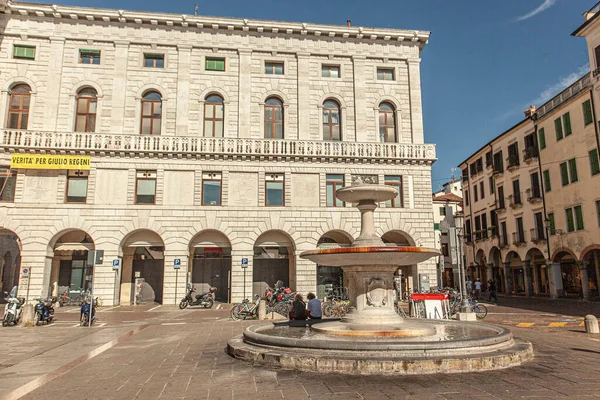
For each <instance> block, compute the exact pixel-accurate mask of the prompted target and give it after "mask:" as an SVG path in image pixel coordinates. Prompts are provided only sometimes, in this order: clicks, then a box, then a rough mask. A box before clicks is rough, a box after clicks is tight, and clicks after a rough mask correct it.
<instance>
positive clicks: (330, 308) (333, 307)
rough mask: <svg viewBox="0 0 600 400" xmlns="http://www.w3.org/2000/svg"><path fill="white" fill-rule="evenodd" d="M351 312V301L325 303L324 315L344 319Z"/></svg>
mask: <svg viewBox="0 0 600 400" xmlns="http://www.w3.org/2000/svg"><path fill="white" fill-rule="evenodd" d="M348 311H350V300H327V301H325V302H324V303H323V315H324V316H326V317H343V316H344V315H346V314H347V313H348Z"/></svg>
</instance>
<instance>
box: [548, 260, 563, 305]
mask: <svg viewBox="0 0 600 400" xmlns="http://www.w3.org/2000/svg"><path fill="white" fill-rule="evenodd" d="M548 286H549V287H550V298H551V299H556V298H557V297H558V294H559V293H561V294H562V292H563V282H562V273H561V270H560V263H551V264H550V265H549V266H548Z"/></svg>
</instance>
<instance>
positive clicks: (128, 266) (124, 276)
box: [119, 252, 133, 306]
mask: <svg viewBox="0 0 600 400" xmlns="http://www.w3.org/2000/svg"><path fill="white" fill-rule="evenodd" d="M132 268H133V252H132V253H131V254H130V255H124V256H123V260H122V261H121V282H122V283H121V282H119V283H120V289H119V292H120V297H121V298H120V300H119V304H121V305H124V306H128V305H130V304H131V302H132V295H131V289H132V286H133V284H132V282H131V280H132V278H131V274H132Z"/></svg>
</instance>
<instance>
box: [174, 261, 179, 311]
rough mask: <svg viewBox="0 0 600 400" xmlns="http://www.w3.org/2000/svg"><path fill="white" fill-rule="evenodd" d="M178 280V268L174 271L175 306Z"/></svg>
mask: <svg viewBox="0 0 600 400" xmlns="http://www.w3.org/2000/svg"><path fill="white" fill-rule="evenodd" d="M178 278H179V268H177V269H176V270H175V304H177V279H178Z"/></svg>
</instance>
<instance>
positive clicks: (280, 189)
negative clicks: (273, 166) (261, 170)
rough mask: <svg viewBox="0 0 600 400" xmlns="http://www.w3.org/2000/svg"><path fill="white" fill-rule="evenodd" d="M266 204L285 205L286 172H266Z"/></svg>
mask: <svg viewBox="0 0 600 400" xmlns="http://www.w3.org/2000/svg"><path fill="white" fill-rule="evenodd" d="M265 206H285V176H284V174H282V173H275V174H269V173H267V174H265Z"/></svg>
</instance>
